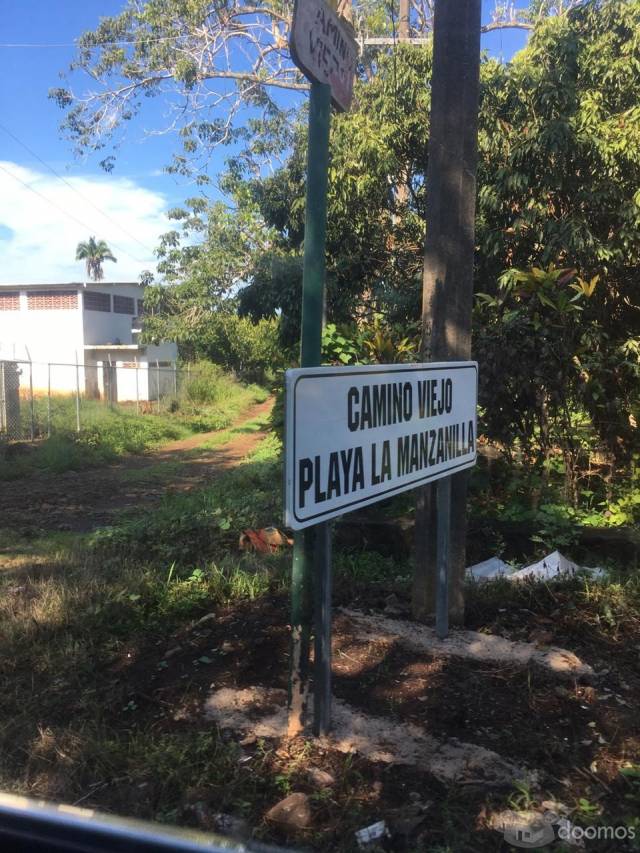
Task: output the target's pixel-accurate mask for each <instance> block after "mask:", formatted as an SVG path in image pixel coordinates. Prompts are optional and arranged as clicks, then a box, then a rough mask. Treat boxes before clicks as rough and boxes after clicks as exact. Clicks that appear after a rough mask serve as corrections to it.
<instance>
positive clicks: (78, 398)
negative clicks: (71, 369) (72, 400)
mask: <svg viewBox="0 0 640 853" xmlns="http://www.w3.org/2000/svg"><path fill="white" fill-rule="evenodd" d="M76 432H80V365H79V364H78V350H76Z"/></svg>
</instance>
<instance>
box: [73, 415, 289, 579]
mask: <svg viewBox="0 0 640 853" xmlns="http://www.w3.org/2000/svg"><path fill="white" fill-rule="evenodd" d="M255 423H259V421H256V422H255ZM240 429H242V428H240ZM280 454H281V443H280V441H279V439H277V438H276V437H275V436H272V435H269V436H267V438H265V440H264V441H262V442H261V443H260V444H259V445H258V447H257V448H255V450H254V451H253V452H252V453H251V454H250V456H249V458H248V463H249V464H244V465H240V466H239V467H237V468H234V469H232V470H230V471H227V472H225V473H224V474H221V475H220V477H218V478H217V479H216V481H215V483H214V484H213V485H211V486H209V487H208V488H206V489H202V490H200V491H198V492H191V493H181V494H172V495H167V496H166V497H165V498H164V500H163V501H162V502H161V503H160V504H159V505H158V506H157V507H156V508H155V509H154V512H153V514H151V515H148V514H145V515H139V514H136V515H131V516H128V517H123V518H122V519H121V521H120V522H119V523H118V524H117V525H114V526H111V527H105V528H102V529H100V530H98V531H96V532H95V533H94V534H93V535H92V536H91V538H90V540H89V541H90V547H91V548H92V550H93V552H94V553H95V554H97V555H101V556H103V557H107V558H109V557H113V556H116V557H117V556H127V557H128V558H131V559H138V560H142V561H145V562H152V563H155V564H158V565H162V566H170V565H172V564H176V565H178V566H181V567H197V566H198V565H200V564H201V562H202V560H203V559H207V558H208V557H210V556H211V555H213V554H215V553H216V552H217V551H219V550H221V549H226V550H228V549H232V548H235V547H236V545H237V542H238V537H239V535H240V532H241V531H242V530H243V529H245V528H246V527H255V526H261V527H264V526H265V525H267V524H279V522H280V514H281V508H282V497H281V495H282V473H281V462H280Z"/></svg>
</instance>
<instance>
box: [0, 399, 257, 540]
mask: <svg viewBox="0 0 640 853" xmlns="http://www.w3.org/2000/svg"><path fill="white" fill-rule="evenodd" d="M272 406H273V400H271V399H269V400H267V401H266V402H264V403H259V404H256V405H254V406H252V407H251V408H250V409H248V410H247V411H246V412H245V413H244V414H243V415H242V417H241V418H239V419H238V420H237V421H236V422H235V423H234V424H233V425H232V428H235V429H236V430H238V429H240V430H241V428H242V424H243V423H246V422H248V421H251V420H253V419H254V418H257V417H259V416H260V415H263V414H265V413H267V412H269V411H270V410H271V407H272ZM219 435H220V433H219V432H208V433H200V434H198V435H194V436H190V437H189V438H186V439H182V440H180V441H174V442H171V443H170V444H166V445H164V446H162V447H161V448H158V449H154V450H151V451H149V452H148V453H145V454H143V455H140V456H128V457H126V458H124V459H123V460H122V461H119V462H118V463H116V464H114V465H109V466H108V467H105V468H96V469H93V470H91V471H89V472H88V471H87V470H84V471H67V472H65V473H63V474H47V473H42V474H37V475H34V476H30V477H29V478H28V479H26V480H24V481H9V482H7V483H3V484H2V488H1V489H0V519H2V526H3V527H8V528H12V529H13V530H15V531H17V532H20V533H24V534H29V533H33V532H37V531H40V530H46V531H73V532H76V533H84V532H88V531H91V530H95V529H96V528H98V527H104V526H105V525H108V524H109V523H110V522H111V520H112V519H113V518H114V516H115V515H116V514H118V513H121V512H123V511H127V510H137V509H140V507H141V506H144V507H145V508H150V507H151V506H153V505H154V504H155V503H157V502H159V501H160V500H161V499H162V498H163V497H164V496H165V495H166V494H168V493H175V492H182V491H189V490H191V489H194V488H202V486H204V485H206V484H207V483H208V482H209V481H210V480H212V479H213V478H215V477H216V476H217V475H218V474H219V473H220V472H221V471H224V470H226V469H228V468H232V467H233V466H234V465H237V464H238V463H239V462H241V461H242V459H244V457H245V456H247V455H248V454H249V453H250V452H251V451H252V450H253V449H254V448H255V447H256V445H257V444H258V443H259V442H260V441H261V440H262V439H263V438H264V436H265V433H264V432H259V431H256V432H254V431H251V432H246V433H242V432H240V434H238V435H234V436H233V437H232V438H231V440H230V441H228V442H227V443H225V444H221V445H220V446H218V447H214V448H208V447H204V446H203V445H206V444H207V442H209V441H211V439H215V438H217V437H219Z"/></svg>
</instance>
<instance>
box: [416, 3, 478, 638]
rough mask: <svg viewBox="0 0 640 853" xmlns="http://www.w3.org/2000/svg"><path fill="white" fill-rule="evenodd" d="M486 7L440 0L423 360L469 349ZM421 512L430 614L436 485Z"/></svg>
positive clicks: (453, 606) (454, 586) (457, 595)
mask: <svg viewBox="0 0 640 853" xmlns="http://www.w3.org/2000/svg"><path fill="white" fill-rule="evenodd" d="M480 12H481V4H480V0H459V2H458V3H456V4H450V3H447V2H446V0H436V17H435V29H434V47H433V52H434V57H433V74H432V78H431V90H432V96H431V135H430V139H429V170H428V173H427V210H426V220H427V231H426V239H425V250H424V275H423V289H422V329H423V343H422V356H423V358H424V360H425V361H465V360H467V359H469V358H470V356H471V316H472V310H473V263H474V246H475V241H474V225H475V196H476V183H475V181H476V163H477V147H478V143H477V127H478V93H479V76H480ZM467 475H468V472H467V471H462V472H458V473H456V474H454V475H453V476H452V478H451V537H450V538H451V546H450V549H449V554H450V565H449V612H450V618H451V620H452V621H453V622H456V623H458V624H460V623H461V622H462V621H463V620H464V571H465V545H466V498H467ZM439 485H440V484H438V486H439ZM416 515H417V523H416V565H415V570H414V583H413V600H412V609H413V614H414V616H415V617H416V618H424V617H425V616H427V615H428V614H431V613H433V612H434V610H435V578H436V570H437V567H436V557H437V555H436V553H435V547H434V546H435V540H436V526H437V518H436V499H435V487H434V486H432V485H428V486H425V487H424V488H423V489H420V490H419V492H418V497H417V505H416Z"/></svg>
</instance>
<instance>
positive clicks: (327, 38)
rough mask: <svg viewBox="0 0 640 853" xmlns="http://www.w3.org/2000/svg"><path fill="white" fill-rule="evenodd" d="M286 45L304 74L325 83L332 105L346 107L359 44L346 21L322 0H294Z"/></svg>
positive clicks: (350, 93)
mask: <svg viewBox="0 0 640 853" xmlns="http://www.w3.org/2000/svg"><path fill="white" fill-rule="evenodd" d="M289 48H290V50H291V56H292V58H293V61H294V62H295V64H296V65H297V66H298V68H299V69H300V70H301V71H302V73H303V74H304V75H305V77H308V78H309V79H310V80H315V81H316V82H317V83H328V84H329V85H330V86H331V97H332V99H333V102H334V103H335V105H336V106H337V107H339V108H340V109H342V110H348V109H349V107H350V105H351V98H352V96H353V80H354V77H355V73H356V64H357V61H358V45H357V43H356V40H355V39H354V37H353V33H352V32H351V30H350V28H349V25H348V24H347V23H346V22H345V21H344V20H343V19H342V18H340V17H339V16H338V15H337V13H336V12H334V11H333V9H331V7H330V6H328V5H327V4H326V3H325V2H324V0H296V2H295V5H294V7H293V21H292V23H291V33H290V35H289Z"/></svg>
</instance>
